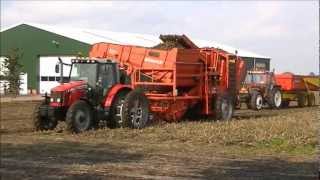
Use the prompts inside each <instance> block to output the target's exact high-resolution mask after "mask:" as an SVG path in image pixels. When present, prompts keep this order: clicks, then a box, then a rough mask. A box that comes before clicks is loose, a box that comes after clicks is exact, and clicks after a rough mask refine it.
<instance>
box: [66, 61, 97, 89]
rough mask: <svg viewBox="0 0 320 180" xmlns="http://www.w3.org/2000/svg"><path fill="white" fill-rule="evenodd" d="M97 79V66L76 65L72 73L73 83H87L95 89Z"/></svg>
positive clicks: (73, 66)
mask: <svg viewBox="0 0 320 180" xmlns="http://www.w3.org/2000/svg"><path fill="white" fill-rule="evenodd" d="M96 78H97V64H88V63H75V64H73V65H72V69H71V72H70V80H71V81H86V82H87V83H88V85H90V86H92V87H94V86H95V85H96Z"/></svg>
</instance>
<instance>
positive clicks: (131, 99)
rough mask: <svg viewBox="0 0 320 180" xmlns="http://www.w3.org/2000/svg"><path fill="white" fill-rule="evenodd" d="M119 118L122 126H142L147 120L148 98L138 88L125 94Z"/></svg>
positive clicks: (137, 127)
mask: <svg viewBox="0 0 320 180" xmlns="http://www.w3.org/2000/svg"><path fill="white" fill-rule="evenodd" d="M121 119H122V124H123V127H129V128H134V129H141V128H144V127H145V126H146V125H147V123H148V120H149V100H148V98H147V97H146V95H145V94H144V93H143V92H142V90H140V89H136V90H133V91H131V92H129V93H128V94H127V96H126V97H125V99H124V101H123V105H122V113H121Z"/></svg>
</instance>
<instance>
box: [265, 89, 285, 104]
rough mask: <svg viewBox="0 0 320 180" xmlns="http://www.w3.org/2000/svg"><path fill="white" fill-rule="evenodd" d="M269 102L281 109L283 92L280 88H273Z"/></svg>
mask: <svg viewBox="0 0 320 180" xmlns="http://www.w3.org/2000/svg"><path fill="white" fill-rule="evenodd" d="M268 102H269V105H270V107H271V108H274V109H279V108H280V107H281V102H282V94H281V91H280V89H279V88H273V89H272V90H271V92H270V95H269V100H268Z"/></svg>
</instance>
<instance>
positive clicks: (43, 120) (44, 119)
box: [32, 102, 58, 131]
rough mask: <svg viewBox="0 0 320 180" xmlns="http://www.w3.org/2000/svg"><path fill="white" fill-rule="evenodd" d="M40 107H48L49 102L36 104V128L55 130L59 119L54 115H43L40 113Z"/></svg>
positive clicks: (34, 120) (34, 123)
mask: <svg viewBox="0 0 320 180" xmlns="http://www.w3.org/2000/svg"><path fill="white" fill-rule="evenodd" d="M40 108H47V109H48V104H46V103H45V102H41V103H39V104H37V105H36V106H35V108H34V110H33V114H32V120H33V128H34V130H35V131H47V130H53V129H54V128H56V126H57V124H58V121H57V120H56V119H55V118H54V117H49V116H42V115H41V114H40ZM47 114H48V113H47Z"/></svg>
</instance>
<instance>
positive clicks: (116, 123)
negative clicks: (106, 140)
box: [107, 90, 129, 128]
mask: <svg viewBox="0 0 320 180" xmlns="http://www.w3.org/2000/svg"><path fill="white" fill-rule="evenodd" d="M128 92H129V91H126V90H124V91H120V92H119V93H118V94H117V95H116V97H115V98H114V100H113V102H112V104H111V107H110V115H109V120H108V122H107V126H108V127H109V128H119V127H122V118H121V114H122V106H123V102H124V99H125V98H126V95H127V94H128Z"/></svg>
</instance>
